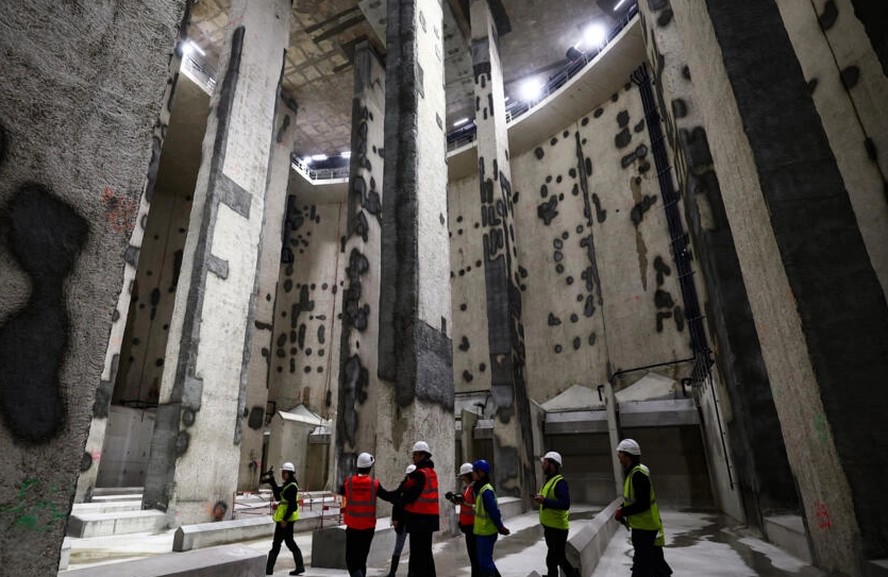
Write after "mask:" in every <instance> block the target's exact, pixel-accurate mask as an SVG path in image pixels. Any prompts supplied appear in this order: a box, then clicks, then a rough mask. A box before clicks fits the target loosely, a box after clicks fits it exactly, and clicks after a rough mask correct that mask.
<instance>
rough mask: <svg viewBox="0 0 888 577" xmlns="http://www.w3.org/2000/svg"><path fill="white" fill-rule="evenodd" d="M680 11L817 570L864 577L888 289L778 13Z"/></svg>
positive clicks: (876, 548)
mask: <svg viewBox="0 0 888 577" xmlns="http://www.w3.org/2000/svg"><path fill="white" fill-rule="evenodd" d="M672 9H673V10H674V14H675V19H676V21H677V23H678V25H679V29H680V30H681V33H682V37H683V41H684V43H685V45H687V46H693V50H689V51H688V64H689V69H690V73H691V76H692V78H693V77H699V78H705V79H706V82H705V84H701V85H700V86H698V87H697V91H696V94H697V96H698V103H699V105H700V108H701V113H702V117H703V119H704V121H705V124H706V127H707V134H708V138H709V146H710V150H711V152H712V157H713V164H714V167H715V169H716V172H717V173H718V175H719V182H720V188H721V192H722V197H723V199H724V204H725V210H726V214H727V217H728V220H729V222H730V224H731V230H732V232H733V235H734V241H735V244H736V247H737V255H738V259H739V263H740V267H741V270H742V273H743V280H744V283H745V284H746V286H747V288H748V291H749V295H750V307H751V311H752V314H753V317H754V319H755V326H756V331H757V333H758V337H759V340H760V343H761V348H762V355H763V359H764V362H765V366H766V368H767V372H768V375H769V377H770V381H771V389H772V392H773V395H774V402H775V406H776V409H777V413H778V415H779V418H780V424H781V428H782V432H783V439H784V442H785V443H786V446H787V453H788V455H789V462H790V466H791V467H792V472H793V474H794V475H795V481H796V483H797V487H798V491H799V494H800V497H801V503H802V511H803V514H804V515H805V517H806V519H807V521H808V523H807V527H808V529H809V536H810V539H811V544H812V551H813V556H814V559H815V562H816V563H817V564H819V565H821V566H823V567H824V568H826V569H829V570H835V571H841V572H848V573H850V574H862V571H863V569H862V567H863V562H862V560H863V559H864V558H866V557H872V556H884V555H885V553H886V551H885V548H884V547H885V545H884V544H885V543H886V542H888V539H886V538H885V533H884V531H885V527H888V523H886V522H885V520H884V517H883V512H884V511H885V510H886V509H885V507H884V506H883V505H882V504H881V503H882V502H883V501H884V491H882V490H881V487H880V483H881V479H882V478H884V475H885V471H886V469H885V460H884V458H883V456H884V455H886V454H888V451H886V450H885V448H884V444H885V440H884V439H882V438H880V437H878V436H876V435H873V434H872V432H873V431H875V430H878V429H880V427H881V421H882V420H883V418H884V415H885V414H886V412H888V407H886V403H888V396H886V395H885V394H884V393H883V392H882V391H879V390H876V389H873V388H872V387H871V386H870V385H869V384H870V383H872V382H876V381H878V380H879V379H880V378H881V376H882V375H884V374H885V372H886V371H888V367H886V364H885V363H886V359H888V350H886V348H885V347H886V343H888V334H886V330H888V306H886V301H885V293H884V289H883V288H882V285H881V284H880V282H879V279H878V276H877V274H876V268H875V267H874V265H873V262H872V259H871V256H870V254H869V252H868V247H867V244H866V241H865V238H864V235H863V234H862V231H861V230H860V228H859V224H858V221H857V216H856V213H855V209H854V204H855V203H854V201H852V199H851V195H850V193H849V191H848V190H847V188H846V185H845V182H844V180H843V177H842V174H841V170H840V167H839V163H838V161H837V156H838V155H837V154H836V152H835V151H834V150H833V148H832V142H833V141H832V139H831V138H830V137H829V131H828V130H827V129H826V127H825V123H824V122H823V121H822V113H818V108H817V107H816V106H815V103H814V99H813V98H812V95H811V92H810V86H809V84H808V79H807V78H805V76H804V74H803V69H802V66H801V65H800V61H799V57H798V55H797V51H796V47H795V45H794V44H793V42H792V41H791V39H790V38H791V35H790V34H789V32H788V31H787V30H786V28H785V27H784V24H783V20H782V16H781V13H780V11H779V10H778V8H777V6H776V5H775V4H774V3H772V2H764V1H761V2H760V1H756V2H747V3H744V5H743V6H742V7H740V6H739V5H737V4H735V3H730V2H722V1H719V0H707V2H705V3H703V4H700V3H688V2H686V1H684V0H681V1H679V0H674V1H673V2H672ZM751 48H752V49H751ZM815 94H816V91H815ZM764 95H767V97H766V98H765V97H763V96H764ZM883 122H884V120H883ZM862 398H865V399H866V403H864V404H863V405H861V404H860V403H859V400H860V399H862ZM862 446H865V447H867V451H865V452H864V453H861V452H860V450H859V447H862Z"/></svg>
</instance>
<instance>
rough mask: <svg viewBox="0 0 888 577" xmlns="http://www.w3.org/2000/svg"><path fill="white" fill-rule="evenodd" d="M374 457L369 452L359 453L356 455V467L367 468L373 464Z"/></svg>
mask: <svg viewBox="0 0 888 577" xmlns="http://www.w3.org/2000/svg"><path fill="white" fill-rule="evenodd" d="M375 462H376V459H374V458H373V455H371V454H370V453H361V454H360V455H358V469H369V468H370V467H372V466H373V463H375Z"/></svg>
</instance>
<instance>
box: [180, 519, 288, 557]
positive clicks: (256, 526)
mask: <svg viewBox="0 0 888 577" xmlns="http://www.w3.org/2000/svg"><path fill="white" fill-rule="evenodd" d="M272 535H274V521H272V520H271V517H270V516H262V517H253V518H249V519H237V520H234V521H217V522H214V523H197V524H195V525H182V526H181V527H179V528H178V529H176V534H175V535H174V536H173V551H191V550H192V549H203V548H205V547H212V546H215V545H225V544H227V543H240V542H242V541H252V540H253V539H261V538H262V537H270V536H272Z"/></svg>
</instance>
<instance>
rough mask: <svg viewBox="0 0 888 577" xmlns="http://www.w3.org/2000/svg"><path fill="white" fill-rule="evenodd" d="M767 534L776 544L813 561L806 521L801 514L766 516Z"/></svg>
mask: <svg viewBox="0 0 888 577" xmlns="http://www.w3.org/2000/svg"><path fill="white" fill-rule="evenodd" d="M765 534H766V535H767V536H768V541H770V542H771V543H773V544H774V545H777V546H778V547H780V548H781V549H783V550H784V551H787V552H788V553H791V554H792V555H795V556H796V557H798V558H799V559H801V560H802V561H804V562H806V563H811V549H810V547H809V546H808V532H807V531H806V530H805V522H804V521H803V520H802V518H801V517H800V516H798V515H774V516H771V517H765Z"/></svg>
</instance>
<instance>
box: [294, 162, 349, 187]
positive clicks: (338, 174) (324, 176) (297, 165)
mask: <svg viewBox="0 0 888 577" xmlns="http://www.w3.org/2000/svg"><path fill="white" fill-rule="evenodd" d="M290 160H291V161H292V164H293V169H294V170H295V171H296V172H298V173H299V174H301V175H302V176H304V177H305V179H306V180H308V181H310V182H316V181H319V180H324V181H329V180H341V179H346V180H347V179H348V177H349V167H348V166H341V167H339V168H312V167H310V166H309V165H308V164H306V163H305V161H304V160H302V159H301V158H299V157H298V156H296V155H293V156H292V157H291V159H290Z"/></svg>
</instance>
